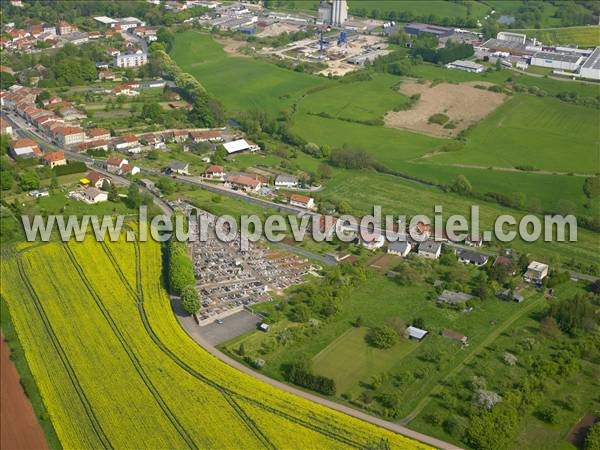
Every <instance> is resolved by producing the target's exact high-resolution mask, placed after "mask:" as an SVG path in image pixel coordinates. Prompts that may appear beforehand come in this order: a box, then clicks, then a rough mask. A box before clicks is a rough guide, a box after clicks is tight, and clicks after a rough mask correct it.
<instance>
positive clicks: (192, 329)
mask: <svg viewBox="0 0 600 450" xmlns="http://www.w3.org/2000/svg"><path fill="white" fill-rule="evenodd" d="M173 310H174V312H175V315H176V317H177V320H178V321H179V323H180V325H181V326H182V328H183V329H184V330H185V332H186V333H187V334H188V335H189V336H190V337H191V338H192V339H193V340H194V341H196V343H198V344H199V345H200V346H201V347H203V348H204V349H205V350H206V351H208V352H209V353H210V354H212V355H213V356H215V357H216V358H218V359H220V360H221V361H223V362H224V363H226V364H227V365H229V366H231V367H233V368H234V369H237V370H239V371H241V372H244V373H246V374H248V375H250V376H252V377H254V378H256V379H258V380H261V381H264V382H265V383H268V384H270V385H271V386H274V387H276V388H279V389H281V390H283V391H286V392H289V393H290V394H294V395H297V396H299V397H302V398H304V399H306V400H310V401H312V402H315V403H319V404H320V405H323V406H326V407H328V408H330V409H334V410H336V411H338V412H341V413H344V414H347V415H349V416H352V417H355V418H357V419H360V420H363V421H365V422H369V423H372V424H374V425H377V426H379V427H381V428H385V429H387V430H390V431H393V432H394V433H398V434H401V435H403V436H406V437H408V438H411V439H414V440H417V441H420V442H423V443H425V444H427V445H431V446H433V447H436V448H439V449H442V450H459V449H460V447H457V446H455V445H453V444H450V443H448V442H444V441H442V440H440V439H436V438H434V437H431V436H427V435H425V434H422V433H419V432H417V431H414V430H411V429H408V428H406V427H404V426H402V425H399V424H397V423H393V422H388V421H387V420H383V419H380V418H378V417H374V416H371V415H369V414H366V413H364V412H362V411H358V410H356V409H353V408H350V407H349V406H346V405H341V404H339V403H335V402H333V401H331V400H327V399H325V398H322V397H319V396H317V395H315V394H311V393H309V392H305V391H302V390H300V389H296V388H295V387H292V386H289V385H287V384H285V383H282V382H280V381H277V380H274V379H272V378H269V377H267V376H266V375H263V374H262V373H259V372H255V371H254V370H252V369H250V368H249V367H246V366H245V365H243V364H241V363H239V362H237V361H236V360H234V359H233V358H230V357H229V356H227V355H226V354H224V353H223V352H221V351H220V350H217V349H216V348H215V347H214V346H212V345H211V344H210V343H209V342H208V341H207V340H206V339H204V337H203V336H202V334H201V332H200V330H199V329H200V327H198V325H197V324H196V322H195V321H194V319H193V318H192V317H190V316H185V315H183V314H182V312H181V308H180V307H179V306H178V305H177V304H174V305H173ZM225 320H226V319H225Z"/></svg>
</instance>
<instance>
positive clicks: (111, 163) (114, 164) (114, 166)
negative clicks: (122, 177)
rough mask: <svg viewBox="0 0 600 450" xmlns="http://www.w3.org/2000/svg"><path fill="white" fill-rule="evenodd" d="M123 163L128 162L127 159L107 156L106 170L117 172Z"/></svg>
mask: <svg viewBox="0 0 600 450" xmlns="http://www.w3.org/2000/svg"><path fill="white" fill-rule="evenodd" d="M124 164H129V161H127V160H126V159H125V158H119V157H118V156H109V157H108V158H107V160H106V170H108V171H109V172H110V173H117V172H118V171H119V170H121V167H123V165H124Z"/></svg>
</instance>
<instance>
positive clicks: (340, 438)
mask: <svg viewBox="0 0 600 450" xmlns="http://www.w3.org/2000/svg"><path fill="white" fill-rule="evenodd" d="M132 231H133V230H132ZM134 232H135V231H134ZM133 244H134V249H135V258H136V289H133V287H132V286H131V284H130V283H129V281H128V280H127V278H126V277H125V274H124V273H123V272H122V270H121V267H120V266H119V265H118V262H117V261H116V260H115V259H114V256H113V255H112V252H111V250H110V249H109V248H108V246H107V245H106V244H105V243H102V246H103V248H104V250H105V252H107V254H109V258H111V262H113V264H114V265H115V269H116V270H117V272H118V273H119V277H120V278H121V280H123V282H124V283H126V286H128V290H129V291H130V292H131V293H132V294H133V295H134V298H137V299H138V300H137V306H138V310H139V312H140V317H141V319H142V322H143V324H144V328H145V329H146V331H147V332H148V334H149V336H150V338H151V339H152V340H153V341H154V342H155V344H156V345H157V346H158V347H159V348H160V349H161V350H162V351H163V352H164V353H165V354H166V355H167V356H168V357H169V358H170V359H172V360H173V361H174V362H175V363H176V364H177V365H179V366H180V367H181V368H182V369H184V370H185V371H186V372H188V373H189V374H190V375H192V376H193V377H195V378H197V379H198V380H200V381H202V382H203V383H205V384H207V385H209V386H211V387H213V388H215V389H217V390H218V391H220V392H221V393H222V394H223V395H224V396H225V397H226V398H227V396H231V397H232V398H236V397H237V398H240V399H243V400H245V401H246V402H248V403H250V404H252V405H255V406H256V407H258V408H260V409H263V410H265V411H268V412H270V413H271V414H275V415H277V416H280V417H283V418H285V419H286V420H289V421H290V422H293V423H296V424H297V425H300V426H303V427H304V428H308V429H310V430H312V431H315V432H317V433H320V434H322V435H324V436H327V437H329V438H331V439H333V440H336V441H338V442H341V443H343V444H345V445H348V446H350V447H354V448H364V444H363V443H360V442H357V441H355V440H353V439H350V438H348V437H346V436H343V435H340V434H336V433H333V432H331V431H330V430H327V429H325V428H322V427H319V426H315V425H313V424H310V423H308V422H305V421H304V420H302V419H299V418H297V417H294V416H292V415H290V414H287V413H284V412H283V411H280V410H278V409H276V408H272V407H269V406H266V405H265V404H263V403H261V402H259V401H257V400H255V399H253V398H251V397H246V396H244V395H241V394H239V393H237V392H235V391H232V390H231V389H229V388H227V387H225V386H222V385H221V384H219V383H217V382H215V381H213V380H211V379H210V378H207V377H206V376H205V375H202V374H201V373H200V372H198V371H197V370H195V369H194V368H192V367H191V366H189V365H188V364H187V363H186V362H185V361H183V360H182V359H181V358H179V357H178V356H177V355H176V354H174V353H173V352H172V351H171V350H170V349H169V348H168V347H167V346H166V345H165V344H164V343H163V342H162V341H161V340H160V338H159V337H158V336H157V335H156V333H155V332H154V330H153V329H152V326H151V325H150V322H149V320H148V317H147V315H146V311H145V309H144V292H143V288H142V281H141V280H142V273H141V262H140V258H141V257H140V249H139V242H137V240H134V242H133ZM240 411H241V412H243V410H241V408H240ZM242 420H244V422H246V424H247V425H248V426H249V427H250V428H251V430H252V431H253V432H254V433H258V435H257V437H258V438H259V439H260V440H261V442H263V443H264V444H265V445H266V446H267V447H268V448H274V447H275V446H274V445H273V444H272V443H271V442H270V441H269V439H268V438H267V437H266V436H265V435H264V434H263V432H262V431H261V430H260V429H259V428H258V427H256V425H254V421H253V420H252V419H250V418H249V417H248V416H247V414H245V413H244V417H242Z"/></svg>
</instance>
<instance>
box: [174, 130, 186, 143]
mask: <svg viewBox="0 0 600 450" xmlns="http://www.w3.org/2000/svg"><path fill="white" fill-rule="evenodd" d="M188 136H189V133H188V132H187V131H186V130H173V138H172V139H173V140H174V141H175V142H185V141H187V139H188Z"/></svg>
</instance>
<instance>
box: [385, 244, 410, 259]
mask: <svg viewBox="0 0 600 450" xmlns="http://www.w3.org/2000/svg"><path fill="white" fill-rule="evenodd" d="M411 249H412V246H411V245H410V243H409V242H406V241H396V242H391V243H390V245H388V250H387V252H388V253H389V254H390V255H398V256H406V255H408V254H409V253H410V251H411Z"/></svg>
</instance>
